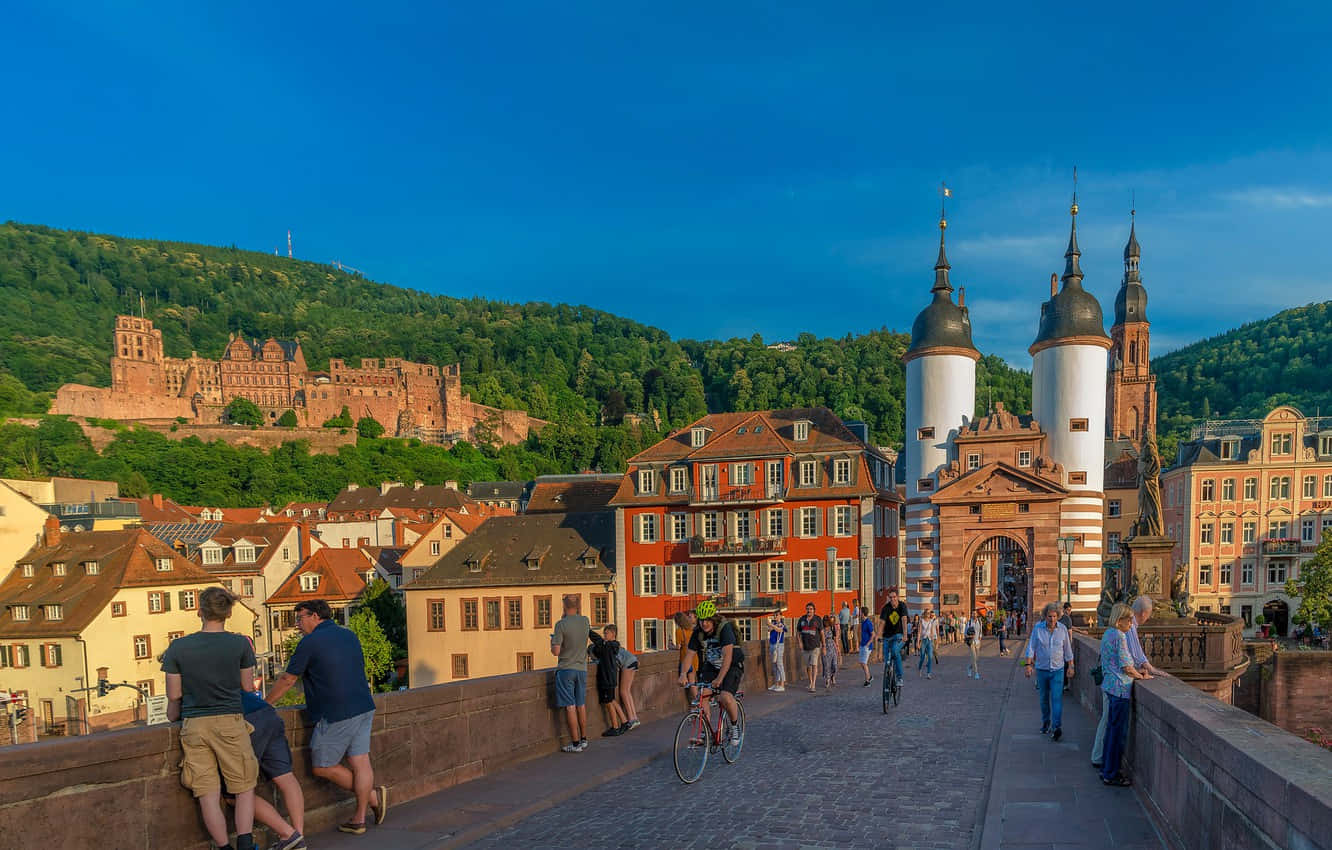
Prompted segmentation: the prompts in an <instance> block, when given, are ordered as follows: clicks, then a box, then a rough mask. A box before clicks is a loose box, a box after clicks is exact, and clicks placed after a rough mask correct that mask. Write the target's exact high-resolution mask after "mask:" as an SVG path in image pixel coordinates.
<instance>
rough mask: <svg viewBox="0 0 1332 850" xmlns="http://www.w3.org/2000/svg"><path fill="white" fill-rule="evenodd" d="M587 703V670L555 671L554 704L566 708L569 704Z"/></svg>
mask: <svg viewBox="0 0 1332 850" xmlns="http://www.w3.org/2000/svg"><path fill="white" fill-rule="evenodd" d="M586 703H587V671H586V670H556V671H555V705H556V706H557V707H559V708H568V707H569V706H571V705H585V704H586Z"/></svg>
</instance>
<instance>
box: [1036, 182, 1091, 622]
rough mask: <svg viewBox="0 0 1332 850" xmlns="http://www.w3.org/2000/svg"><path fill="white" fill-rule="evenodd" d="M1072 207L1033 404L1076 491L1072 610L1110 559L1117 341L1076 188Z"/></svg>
mask: <svg viewBox="0 0 1332 850" xmlns="http://www.w3.org/2000/svg"><path fill="white" fill-rule="evenodd" d="M1069 213H1070V216H1071V218H1072V224H1071V227H1070V231H1069V237H1068V250H1067V251H1066V252H1065V253H1064V274H1063V277H1062V279H1061V280H1062V287H1061V288H1060V289H1059V290H1058V291H1052V292H1051V294H1050V300H1048V301H1046V302H1045V303H1044V304H1042V305H1041V323H1040V330H1039V331H1038V333H1037V335H1036V340H1035V342H1033V343H1032V344H1031V348H1030V349H1028V350H1029V352H1030V353H1031V355H1032V360H1033V362H1032V373H1031V409H1032V414H1033V415H1034V416H1035V418H1036V421H1037V422H1039V423H1040V425H1041V428H1042V429H1043V430H1044V431H1045V433H1046V435H1047V440H1046V447H1047V451H1048V453H1049V457H1050V459H1051V460H1052V461H1053V462H1054V463H1056V464H1059V466H1060V467H1062V470H1063V475H1062V483H1063V485H1064V487H1066V488H1067V489H1068V491H1069V493H1070V495H1069V497H1068V498H1066V499H1064V500H1063V503H1062V505H1061V508H1060V521H1059V530H1060V535H1061V536H1064V537H1069V536H1071V537H1074V538H1076V549H1075V553H1074V554H1073V555H1072V559H1071V570H1070V569H1069V567H1068V565H1067V564H1066V565H1065V566H1064V568H1063V569H1062V570H1061V579H1060V581H1061V587H1064V585H1063V583H1064V582H1067V584H1068V585H1069V586H1068V587H1065V588H1064V589H1063V591H1062V592H1061V593H1060V594H1059V596H1060V598H1061V599H1071V601H1072V603H1073V608H1074V610H1079V611H1090V610H1093V609H1094V608H1095V607H1096V604H1097V602H1098V601H1099V599H1100V593H1101V563H1102V561H1103V559H1104V550H1103V549H1102V546H1103V542H1102V540H1103V536H1104V535H1103V531H1104V522H1105V520H1104V503H1105V494H1104V490H1103V484H1104V478H1105V433H1106V432H1105V399H1106V350H1107V349H1109V348H1110V346H1111V341H1110V338H1109V337H1108V336H1106V334H1105V325H1104V319H1103V316H1102V313H1101V305H1100V303H1099V302H1098V301H1097V300H1096V297H1095V296H1094V295H1092V294H1091V293H1090V292H1087V291H1086V290H1085V289H1083V288H1082V269H1081V268H1080V266H1079V259H1080V258H1081V256H1082V252H1081V251H1080V250H1078V219H1077V215H1078V202H1077V192H1076V191H1075V192H1074V194H1073V204H1072V206H1071V207H1070V209H1069ZM1051 288H1052V290H1053V289H1054V284H1053V282H1052V283H1051ZM1047 554H1048V555H1050V556H1053V557H1058V554H1057V553H1047ZM1039 557H1040V553H1038V558H1039ZM1071 585H1076V586H1077V589H1076V591H1074V590H1072V587H1071Z"/></svg>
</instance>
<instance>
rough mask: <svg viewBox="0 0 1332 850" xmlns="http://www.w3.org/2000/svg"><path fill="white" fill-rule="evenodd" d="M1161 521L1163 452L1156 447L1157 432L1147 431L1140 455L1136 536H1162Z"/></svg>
mask: <svg viewBox="0 0 1332 850" xmlns="http://www.w3.org/2000/svg"><path fill="white" fill-rule="evenodd" d="M1164 529H1165V526H1164V525H1163V524H1162V523H1161V453H1160V451H1158V450H1157V448H1156V434H1155V433H1153V432H1151V431H1149V432H1147V437H1146V439H1144V440H1143V442H1142V451H1141V452H1140V453H1139V455H1138V520H1137V522H1135V523H1134V524H1133V536H1134V537H1160V536H1162V535H1163V534H1164V533H1165V531H1164Z"/></svg>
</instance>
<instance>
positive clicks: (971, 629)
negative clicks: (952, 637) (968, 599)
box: [962, 611, 983, 679]
mask: <svg viewBox="0 0 1332 850" xmlns="http://www.w3.org/2000/svg"><path fill="white" fill-rule="evenodd" d="M982 631H983V630H982V627H981V618H980V611H972V612H971V618H970V619H969V620H967V621H966V623H964V624H963V625H962V639H963V640H965V641H966V643H967V649H969V650H971V666H970V667H968V668H967V676H968V677H969V678H972V679H979V678H980V677H981V675H980V646H981V634H982Z"/></svg>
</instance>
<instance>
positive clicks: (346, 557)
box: [268, 547, 374, 605]
mask: <svg viewBox="0 0 1332 850" xmlns="http://www.w3.org/2000/svg"><path fill="white" fill-rule="evenodd" d="M373 568H374V562H373V561H372V560H371V559H370V556H369V555H367V554H366V553H365V552H362V551H361V550H360V549H333V548H331V547H325V548H323V549H320V550H319V551H318V552H315V553H314V554H313V555H311V556H310V557H309V558H307V559H306V560H305V563H303V564H301V566H300V567H299V568H298V569H297V570H296V572H294V573H292V574H291V575H290V576H288V577H287V580H286V581H284V582H282V584H280V585H279V586H278V589H277V590H276V591H274V592H273V593H272V595H270V596H269V597H268V604H270V605H294V604H296V603H297V602H300V601H301V600H302V599H323V600H325V601H327V602H353V601H355V600H356V598H357V597H358V596H360V595H361V591H363V590H365V573H366V571H367V570H370V569H373ZM303 575H318V576H319V586H318V587H317V588H315V589H314V590H313V591H305V590H301V576H303Z"/></svg>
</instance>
